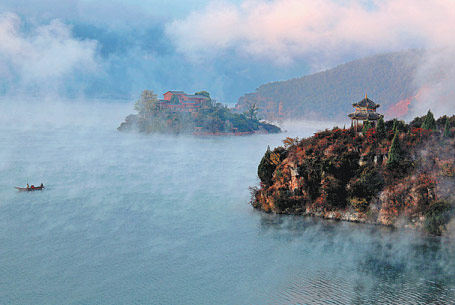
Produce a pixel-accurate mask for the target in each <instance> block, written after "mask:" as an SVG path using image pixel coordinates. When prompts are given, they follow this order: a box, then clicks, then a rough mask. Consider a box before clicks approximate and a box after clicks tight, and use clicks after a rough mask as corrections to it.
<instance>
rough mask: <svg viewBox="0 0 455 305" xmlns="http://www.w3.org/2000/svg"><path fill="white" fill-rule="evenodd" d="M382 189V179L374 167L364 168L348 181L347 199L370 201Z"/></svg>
mask: <svg viewBox="0 0 455 305" xmlns="http://www.w3.org/2000/svg"><path fill="white" fill-rule="evenodd" d="M383 187H384V177H383V176H382V175H381V173H380V172H379V171H378V168H376V167H374V166H371V165H370V166H365V167H363V168H361V170H360V172H359V173H358V174H357V175H356V176H355V177H354V178H353V179H352V180H351V181H350V184H349V197H350V198H357V199H360V198H361V199H365V200H366V201H370V200H372V199H373V197H375V196H376V195H377V194H378V193H379V192H380V191H381V190H382V188H383Z"/></svg>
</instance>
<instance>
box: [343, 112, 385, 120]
mask: <svg viewBox="0 0 455 305" xmlns="http://www.w3.org/2000/svg"><path fill="white" fill-rule="evenodd" d="M348 116H349V117H350V118H351V119H356V120H364V121H366V120H373V121H375V120H379V119H380V118H382V117H384V116H383V115H382V114H380V113H377V112H367V111H357V112H354V113H351V114H348Z"/></svg>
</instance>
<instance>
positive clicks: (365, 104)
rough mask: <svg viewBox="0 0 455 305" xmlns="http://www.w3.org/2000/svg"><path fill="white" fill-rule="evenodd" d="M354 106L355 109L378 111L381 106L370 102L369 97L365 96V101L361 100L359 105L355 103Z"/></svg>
mask: <svg viewBox="0 0 455 305" xmlns="http://www.w3.org/2000/svg"><path fill="white" fill-rule="evenodd" d="M352 106H354V107H365V108H370V109H376V108H378V107H379V106H381V105H379V104H376V103H375V102H373V101H372V100H370V99H369V98H368V97H367V95H366V94H365V98H364V99H363V100H361V101H360V102H358V103H354V104H352Z"/></svg>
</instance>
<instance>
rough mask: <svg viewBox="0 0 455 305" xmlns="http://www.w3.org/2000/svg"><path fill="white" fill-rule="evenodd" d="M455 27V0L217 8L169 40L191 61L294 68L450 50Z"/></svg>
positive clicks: (183, 24) (178, 27) (174, 28)
mask: <svg viewBox="0 0 455 305" xmlns="http://www.w3.org/2000/svg"><path fill="white" fill-rule="evenodd" d="M454 27H455V2H453V1H450V0H434V1H424V0H385V1H374V2H370V3H369V4H365V1H360V0H357V1H354V0H352V1H347V2H340V1H334V0H272V1H266V0H245V1H243V2H242V3H241V4H238V5H235V4H230V3H227V2H213V1H212V2H211V3H210V4H209V5H207V6H206V7H205V8H204V9H203V10H198V11H193V12H192V13H191V14H189V15H188V16H187V17H186V18H183V19H179V20H175V21H173V22H171V23H170V24H168V26H167V29H166V32H167V34H168V36H169V37H171V38H172V39H173V41H174V42H175V44H176V47H177V49H178V50H179V51H180V52H181V53H183V54H185V55H186V56H187V57H188V58H190V59H192V60H200V59H203V58H206V57H207V56H218V55H219V54H222V53H223V52H224V51H227V50H233V51H234V52H236V53H237V54H239V55H241V56H249V57H253V58H261V59H266V60H271V61H272V62H274V63H275V64H289V63H293V62H294V61H296V60H297V59H301V58H304V59H307V60H308V59H310V60H312V61H313V62H314V63H316V62H317V61H329V62H332V61H334V60H335V61H338V60H339V59H340V58H342V57H344V56H346V55H347V54H352V53H355V54H358V55H365V54H371V53H373V52H383V51H390V50H397V49H403V48H410V47H411V48H412V47H428V46H444V45H446V44H447V43H451V42H450V41H451V40H452V38H451V37H452V35H451V34H452V33H451V31H452V29H453V28H454Z"/></svg>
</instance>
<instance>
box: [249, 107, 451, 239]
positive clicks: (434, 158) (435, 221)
mask: <svg viewBox="0 0 455 305" xmlns="http://www.w3.org/2000/svg"><path fill="white" fill-rule="evenodd" d="M454 148H455V116H452V117H447V116H443V117H440V118H439V119H438V120H435V119H434V117H433V114H432V113H431V111H428V113H427V115H425V116H423V117H417V118H415V119H414V120H413V121H412V122H410V123H409V124H407V123H405V122H404V121H398V120H396V119H395V120H390V121H387V122H384V120H383V119H381V120H380V121H379V123H378V125H377V126H376V127H371V126H369V125H368V124H365V126H364V128H363V130H362V132H356V131H355V129H354V128H352V127H351V128H348V129H345V128H343V129H342V128H338V127H334V128H333V129H331V130H328V129H326V130H324V131H321V132H317V133H315V134H314V136H312V137H309V138H306V139H299V138H289V137H288V138H286V139H285V140H284V141H283V146H279V147H276V148H275V149H273V150H271V149H270V148H268V149H267V151H266V152H265V154H264V156H263V158H262V160H261V162H260V164H259V166H258V176H259V179H260V185H259V187H252V188H250V189H251V202H250V203H251V204H252V206H253V207H254V208H256V209H260V210H262V211H265V212H268V213H277V214H293V215H309V216H316V217H322V218H328V219H335V220H344V221H352V222H361V223H369V224H377V225H386V226H392V227H397V228H398V227H404V228H413V229H418V230H421V231H425V232H428V233H431V234H434V235H441V234H443V233H444V232H445V231H446V230H447V225H448V224H449V222H450V221H451V219H452V216H453V215H454V211H455V208H454V203H455V194H453V191H452V190H453V187H454V186H455V152H454Z"/></svg>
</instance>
